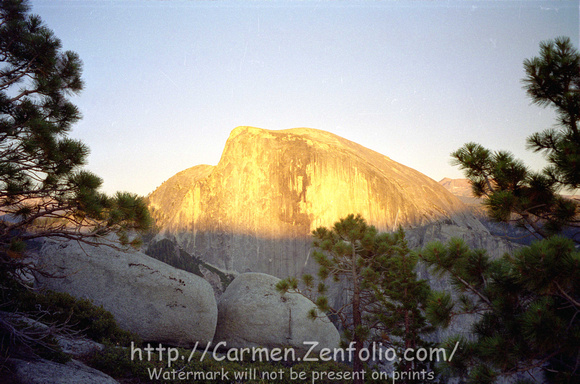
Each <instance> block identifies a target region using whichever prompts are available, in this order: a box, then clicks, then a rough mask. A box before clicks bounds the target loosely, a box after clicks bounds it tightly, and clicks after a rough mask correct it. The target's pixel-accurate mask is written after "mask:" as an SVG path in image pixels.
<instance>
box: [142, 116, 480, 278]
mask: <svg viewBox="0 0 580 384" xmlns="http://www.w3.org/2000/svg"><path fill="white" fill-rule="evenodd" d="M149 202H150V207H151V209H152V212H153V215H154V217H155V219H156V221H157V225H158V226H159V227H160V229H161V233H160V237H163V236H165V237H169V238H173V237H174V238H175V239H176V241H177V242H178V243H179V244H180V245H181V246H182V247H183V248H184V249H185V250H186V251H187V252H189V253H191V254H194V255H196V256H199V257H201V258H202V259H204V260H206V261H208V262H210V263H212V264H214V265H216V266H218V267H221V268H224V269H228V270H235V271H239V272H244V271H255V272H265V273H269V274H273V275H276V276H279V277H285V276H287V275H289V274H296V273H301V272H302V268H303V266H304V264H305V262H306V261H307V258H308V252H309V250H310V232H311V231H312V230H313V229H315V228H316V227H318V226H331V225H333V224H334V223H335V222H336V221H337V220H338V219H340V218H342V217H344V216H346V215H347V214H349V213H360V214H361V215H362V216H363V217H364V218H365V219H366V220H367V221H368V222H369V223H371V224H373V225H375V226H376V227H378V229H380V230H392V229H395V228H397V226H398V225H403V226H404V227H406V228H408V227H418V226H422V225H425V224H429V223H433V222H436V221H441V220H444V221H445V222H447V223H452V224H453V225H457V226H460V227H462V228H467V229H473V230H476V231H483V232H486V231H485V229H484V228H483V226H482V225H481V223H480V222H479V221H478V220H477V219H475V217H473V215H471V214H470V213H468V210H467V209H466V207H465V205H464V204H463V203H462V202H461V201H459V199H458V198H457V197H455V196H453V195H452V194H451V193H449V192H448V191H447V190H446V189H445V188H444V187H443V186H441V185H440V184H439V183H437V182H435V181H434V180H432V179H430V178H428V177H427V176H425V175H423V174H421V173H419V172H417V171H415V170H413V169H411V168H408V167H406V166H404V165H401V164H399V163H397V162H395V161H393V160H391V159H389V158H388V157H386V156H383V155H381V154H379V153H377V152H374V151H372V150H370V149H367V148H365V147H363V146H361V145H358V144H356V143H354V142H351V141H348V140H346V139H343V138H341V137H338V136H336V135H333V134H331V133H328V132H324V131H320V130H314V129H306V128H297V129H290V130H283V131H270V130H264V129H258V128H252V127H238V128H236V129H234V130H233V131H232V133H231V134H230V137H229V139H228V141H227V143H226V146H225V149H224V152H223V155H222V157H221V160H220V162H219V164H218V165H217V166H215V167H212V166H206V165H202V166H197V167H193V168H190V169H188V170H185V171H183V172H180V173H178V174H177V175H175V176H173V177H172V178H170V179H169V180H167V181H166V182H165V183H163V185H161V186H160V187H159V188H158V189H157V190H155V191H154V192H153V193H152V194H151V195H150V196H149Z"/></svg>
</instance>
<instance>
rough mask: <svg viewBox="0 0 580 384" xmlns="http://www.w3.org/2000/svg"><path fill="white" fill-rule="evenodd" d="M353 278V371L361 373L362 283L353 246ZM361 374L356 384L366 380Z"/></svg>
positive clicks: (361, 383)
mask: <svg viewBox="0 0 580 384" xmlns="http://www.w3.org/2000/svg"><path fill="white" fill-rule="evenodd" d="M352 277H353V279H352V280H353V292H352V323H353V331H354V332H353V336H354V340H353V341H354V350H355V352H354V358H353V364H352V368H353V371H354V372H355V373H356V372H361V371H362V370H363V363H362V361H361V359H360V351H361V350H362V348H363V346H364V345H363V340H362V337H361V335H360V332H359V331H358V330H359V328H360V327H361V325H362V313H361V309H360V293H361V292H360V290H361V288H360V281H359V277H358V271H357V267H356V252H355V249H354V245H353V250H352ZM359 376H361V374H360V373H359V374H357V375H356V377H355V380H354V381H353V383H354V384H363V382H364V380H363V379H362V377H359Z"/></svg>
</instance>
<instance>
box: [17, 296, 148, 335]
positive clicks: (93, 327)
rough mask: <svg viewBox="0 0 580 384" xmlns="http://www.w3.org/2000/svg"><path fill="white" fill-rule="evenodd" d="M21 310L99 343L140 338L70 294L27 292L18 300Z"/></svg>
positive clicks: (99, 310) (101, 309)
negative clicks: (69, 328)
mask: <svg viewBox="0 0 580 384" xmlns="http://www.w3.org/2000/svg"><path fill="white" fill-rule="evenodd" d="M17 308H18V310H19V311H22V312H26V313H29V314H32V315H33V314H34V313H40V314H42V318H41V320H42V321H45V322H48V323H58V324H68V325H69V326H70V327H71V328H72V329H74V330H77V331H79V332H81V334H84V335H85V336H87V337H88V338H90V339H92V340H95V341H97V342H100V343H104V342H107V343H113V344H117V345H123V346H128V345H130V344H131V341H134V342H139V340H140V339H139V337H138V336H137V335H134V334H132V333H130V332H127V331H125V330H123V329H121V328H119V326H118V324H117V322H116V320H115V318H114V317H113V315H112V314H111V313H110V312H109V311H106V310H105V309H103V307H99V306H96V305H94V304H93V303H92V302H91V301H90V300H87V299H76V298H74V297H73V296H71V295H69V294H67V293H61V292H52V291H48V292H45V293H35V292H32V291H25V292H23V293H22V295H21V296H20V299H19V300H18V305H17Z"/></svg>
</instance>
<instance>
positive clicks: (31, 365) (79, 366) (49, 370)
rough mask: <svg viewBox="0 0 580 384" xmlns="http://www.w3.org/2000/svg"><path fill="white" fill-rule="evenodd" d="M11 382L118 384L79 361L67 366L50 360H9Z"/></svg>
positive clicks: (36, 383)
mask: <svg viewBox="0 0 580 384" xmlns="http://www.w3.org/2000/svg"><path fill="white" fill-rule="evenodd" d="M7 363H8V365H9V366H10V370H11V371H12V377H11V380H13V382H16V383H26V384H62V383H80V384H118V381H116V380H114V379H113V378H112V377H110V376H108V375H106V374H104V373H103V372H100V371H97V370H96V369H93V368H91V367H88V366H86V365H85V364H83V363H81V362H80V361H77V360H72V361H69V362H68V363H66V364H60V363H55V362H53V361H48V360H43V359H39V360H34V361H24V360H19V359H9V360H8V362H7Z"/></svg>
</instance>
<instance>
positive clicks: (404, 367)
mask: <svg viewBox="0 0 580 384" xmlns="http://www.w3.org/2000/svg"><path fill="white" fill-rule="evenodd" d="M313 237H314V242H313V245H314V247H315V249H316V250H315V251H314V253H313V258H314V260H316V262H317V264H318V266H319V270H318V278H319V279H320V281H319V284H315V281H314V280H315V279H314V277H313V276H311V275H304V276H303V277H302V282H303V288H302V290H299V281H298V280H297V279H295V278H291V279H285V280H282V281H281V282H280V283H279V284H278V285H277V288H278V290H279V291H281V292H282V293H284V292H287V291H294V292H296V291H298V292H301V293H303V294H305V295H306V296H308V297H310V298H311V299H312V300H313V301H314V302H315V304H316V306H317V309H318V311H320V312H319V313H327V314H329V315H330V316H331V317H332V318H335V319H337V320H338V323H339V326H340V328H341V329H342V331H343V334H344V339H345V341H346V342H347V344H348V343H349V342H351V341H353V342H355V349H357V350H360V349H361V348H363V347H364V346H365V344H366V343H368V342H370V341H375V342H377V343H379V342H380V343H382V344H383V345H384V346H388V347H393V348H395V349H396V350H397V352H398V353H401V354H402V353H403V352H404V350H405V349H406V348H420V347H425V346H428V345H429V343H427V342H426V341H425V340H424V339H423V338H422V337H423V336H424V335H426V334H428V333H430V332H432V331H433V327H432V326H431V325H430V324H428V323H427V321H426V319H425V310H426V307H427V301H428V300H429V298H430V295H431V291H430V288H429V285H428V284H427V282H426V281H424V280H418V279H417V275H416V273H415V267H416V265H417V261H418V258H417V255H415V254H413V253H411V252H410V251H409V249H408V247H407V242H406V240H405V233H404V231H403V230H402V229H400V230H399V231H397V232H395V233H379V232H378V231H377V230H376V228H375V227H374V226H371V225H368V224H367V223H366V221H365V220H364V219H363V218H362V217H361V216H360V215H357V216H355V215H349V216H347V217H345V218H343V219H341V220H339V221H338V222H337V223H336V224H335V225H334V226H333V227H332V228H331V229H328V228H324V227H320V228H317V229H316V230H315V231H313ZM328 280H331V283H333V284H341V285H340V286H341V288H342V289H343V290H345V291H346V292H347V293H348V305H345V306H344V307H342V308H334V307H332V306H331V305H330V302H329V300H328V299H327V298H326V296H324V293H325V292H326V291H327V287H326V285H327V284H331V283H330V282H329V283H327V281H328ZM314 287H317V289H316V290H315V289H314ZM310 317H311V318H316V317H317V311H316V310H315V309H313V310H312V311H311V313H310ZM354 355H355V358H356V356H357V355H358V352H355V354H354ZM361 367H362V364H361V362H360V361H358V362H357V360H356V359H355V361H354V367H353V369H354V370H355V371H357V370H360V369H361ZM397 368H398V369H399V370H401V371H420V370H421V369H424V368H429V367H428V365H427V364H422V363H419V362H418V361H414V362H403V363H400V364H398V365H397Z"/></svg>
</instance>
